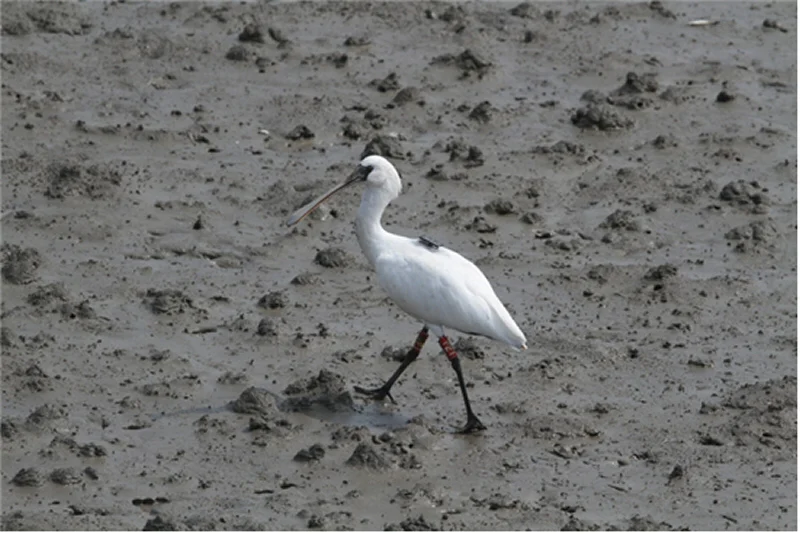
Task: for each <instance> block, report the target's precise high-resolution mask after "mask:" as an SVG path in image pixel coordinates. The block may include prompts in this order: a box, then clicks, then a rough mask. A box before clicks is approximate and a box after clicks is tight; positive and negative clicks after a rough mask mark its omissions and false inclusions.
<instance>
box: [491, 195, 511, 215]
mask: <svg viewBox="0 0 800 534" xmlns="http://www.w3.org/2000/svg"><path fill="white" fill-rule="evenodd" d="M483 210H484V211H485V212H486V213H496V214H497V215H509V214H511V213H514V204H513V203H512V202H511V201H510V200H502V199H499V198H498V199H495V200H492V201H491V202H489V203H488V204H486V205H485V206H484V207H483Z"/></svg>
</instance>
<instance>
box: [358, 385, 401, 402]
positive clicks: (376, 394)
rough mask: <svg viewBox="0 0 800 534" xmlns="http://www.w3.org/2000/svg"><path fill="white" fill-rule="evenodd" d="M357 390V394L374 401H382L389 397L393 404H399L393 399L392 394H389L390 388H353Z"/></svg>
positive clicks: (384, 386)
mask: <svg viewBox="0 0 800 534" xmlns="http://www.w3.org/2000/svg"><path fill="white" fill-rule="evenodd" d="M353 389H355V390H356V393H359V394H361V395H365V396H367V397H369V398H371V399H373V400H378V401H382V400H383V399H385V398H386V397H389V400H390V401H392V404H397V403H396V402H395V401H394V398H393V397H392V394H391V393H389V388H387V387H386V385H383V386H381V387H379V388H362V387H361V386H355V388H353Z"/></svg>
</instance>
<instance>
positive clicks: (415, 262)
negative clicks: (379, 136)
mask: <svg viewBox="0 0 800 534" xmlns="http://www.w3.org/2000/svg"><path fill="white" fill-rule="evenodd" d="M361 182H364V183H365V184H366V190H365V191H364V194H363V196H362V197H361V205H360V206H359V208H358V216H357V218H356V236H357V237H358V243H359V245H360V246H361V250H362V251H363V252H364V255H365V256H366V257H367V260H369V263H370V264H371V265H372V267H373V268H374V269H375V272H376V274H377V278H378V283H379V284H380V286H381V287H382V288H383V290H384V291H386V293H388V295H389V297H390V298H391V299H392V300H393V301H394V303H395V304H397V306H399V307H400V309H401V310H403V311H405V312H406V313H407V314H409V315H411V316H412V317H414V318H416V319H418V320H419V321H421V322H422V323H423V324H424V326H423V328H422V330H421V331H420V332H419V334H418V336H417V340H416V342H415V343H414V346H413V347H412V348H411V349H410V350H409V351H408V353H407V355H406V357H405V359H404V360H403V363H402V364H401V365H400V367H399V368H398V369H397V371H395V373H394V374H393V375H392V376H391V377H390V378H389V380H387V381H386V383H385V384H383V385H382V386H381V387H378V388H374V389H366V388H362V387H356V388H355V389H356V391H357V392H358V393H361V394H364V395H368V396H370V397H372V398H374V399H378V400H382V399H384V398H386V397H389V399H391V400H392V402H394V399H392V396H391V394H390V393H389V390H390V389H391V387H392V385H394V383H395V381H396V380H397V379H398V378H399V377H400V375H401V374H402V373H403V371H405V369H406V368H407V367H408V366H409V365H411V363H412V362H413V361H414V360H415V359H416V358H417V356H418V355H419V353H420V351H421V350H422V345H423V344H424V343H425V340H426V339H427V338H428V331H429V330H430V331H432V332H433V333H434V335H436V337H437V338H438V340H439V345H440V346H441V348H442V350H443V351H444V353H445V355H446V356H447V358H448V359H449V360H450V363H451V365H452V366H453V369H454V370H455V372H456V375H457V377H458V385H459V387H460V388H461V394H462V396H463V397H464V404H465V405H466V408H467V424H466V426H464V427H463V428H462V429H461V432H472V431H476V430H483V429H485V428H486V427H485V426H484V425H483V423H481V422H480V420H479V419H478V417H477V416H476V415H475V413H474V412H473V411H472V407H471V406H470V403H469V397H468V396H467V388H466V385H465V384H464V375H463V373H462V371H461V363H460V362H459V359H458V355H457V354H456V351H455V350H454V349H453V346H452V345H451V344H450V341H449V340H448V339H447V336H446V335H445V331H444V329H445V328H451V329H453V330H458V331H459V332H463V333H465V334H472V335H481V336H485V337H488V338H491V339H495V340H497V341H502V342H504V343H507V344H508V345H511V346H512V347H514V348H515V349H525V348H527V346H526V340H525V335H524V334H523V333H522V331H521V330H520V329H519V327H518V326H517V324H516V323H515V322H514V319H512V318H511V315H510V314H509V313H508V310H506V308H505V306H503V303H502V302H500V299H499V298H497V295H495V293H494V290H493V289H492V285H491V284H490V283H489V281H488V280H487V279H486V276H484V274H483V273H482V272H481V271H480V269H478V268H477V267H476V266H475V264H474V263H472V262H471V261H469V260H467V259H466V258H464V257H463V256H462V255H460V254H458V253H457V252H454V251H452V250H450V249H448V248H445V247H442V246H439V245H437V244H435V243H433V242H432V241H430V240H429V239H426V238H424V237H420V238H419V239H412V238H409V237H404V236H399V235H395V234H392V233H389V232H387V231H386V230H384V229H383V226H381V216H382V215H383V211H384V210H385V209H386V207H387V206H388V205H389V203H390V202H391V201H392V200H394V199H395V198H397V197H398V196H399V195H400V191H401V190H402V187H403V186H402V183H401V181H400V175H399V173H398V172H397V170H396V169H395V168H394V165H392V164H391V163H389V161H387V160H386V159H385V158H383V157H381V156H368V157H366V158H364V159H363V160H361V163H360V164H359V165H358V167H357V168H356V170H355V171H354V172H353V173H352V174H351V175H350V177H349V178H348V179H347V180H346V181H345V182H343V183H341V184H339V185H337V186H336V187H334V188H333V189H331V190H330V191H328V192H327V193H325V194H324V195H322V196H320V197H319V198H317V199H316V200H313V201H312V202H310V203H309V204H307V205H305V206H303V207H302V208H300V209H299V210H297V211H296V212H295V213H294V214H292V216H291V217H290V218H289V219H288V221H287V222H286V224H287V225H289V226H292V225H295V224H297V223H298V222H300V221H301V220H302V219H303V218H304V217H306V216H307V215H308V214H309V213H311V212H312V211H314V210H315V209H317V208H318V207H319V206H320V205H321V204H322V203H323V202H324V201H325V200H327V199H328V198H329V197H330V196H332V195H333V194H334V193H336V192H337V191H340V190H341V189H343V188H345V187H347V186H349V185H351V184H355V183H361Z"/></svg>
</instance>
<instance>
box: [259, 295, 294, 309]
mask: <svg viewBox="0 0 800 534" xmlns="http://www.w3.org/2000/svg"><path fill="white" fill-rule="evenodd" d="M288 304H289V300H288V299H287V298H286V295H285V294H284V293H283V292H282V291H272V292H270V293H267V294H266V295H264V296H263V297H261V298H260V299H258V307H259V308H265V309H268V310H276V309H278V308H285V307H286V306H287V305H288Z"/></svg>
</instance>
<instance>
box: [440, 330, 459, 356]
mask: <svg viewBox="0 0 800 534" xmlns="http://www.w3.org/2000/svg"><path fill="white" fill-rule="evenodd" d="M439 346H440V347H442V350H443V351H444V354H445V356H447V359H448V360H450V361H451V362H452V361H453V360H455V359H456V358H458V354H456V349H454V348H453V345H451V344H450V340H449V339H447V337H446V336H442V337H440V338H439Z"/></svg>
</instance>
